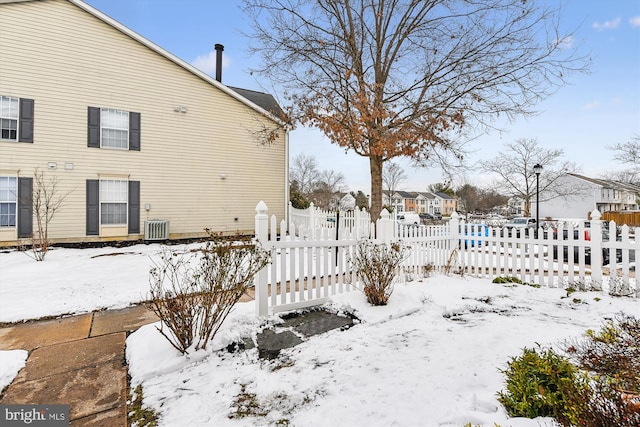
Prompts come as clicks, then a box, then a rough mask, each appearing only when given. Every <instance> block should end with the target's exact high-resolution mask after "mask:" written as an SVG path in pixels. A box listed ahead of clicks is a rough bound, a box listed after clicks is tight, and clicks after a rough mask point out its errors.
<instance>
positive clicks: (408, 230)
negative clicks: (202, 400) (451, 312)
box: [255, 202, 640, 316]
mask: <svg viewBox="0 0 640 427" xmlns="http://www.w3.org/2000/svg"><path fill="white" fill-rule="evenodd" d="M256 212H257V215H256V239H257V241H258V242H259V244H260V245H261V246H262V247H263V248H264V249H266V250H268V251H270V253H271V263H270V264H269V265H268V266H267V267H265V268H264V269H263V270H262V271H261V272H260V273H258V275H257V276H256V279H255V291H256V312H257V314H258V315H260V316H263V315H267V314H269V313H275V312H281V311H288V310H293V309H299V308H304V307H309V306H313V305H318V304H322V303H324V302H326V301H327V300H328V299H329V298H330V297H331V296H332V295H335V294H337V293H342V292H350V291H354V290H358V289H360V283H359V280H358V277H357V274H356V271H355V270H354V269H353V268H352V262H351V260H352V259H353V258H354V257H355V254H356V251H357V247H358V242H359V241H361V240H363V239H369V240H371V241H372V242H373V243H377V244H382V243H386V244H388V243H390V242H392V241H400V242H402V244H403V245H404V246H406V247H407V248H408V249H409V256H408V258H407V260H406V261H405V262H404V265H403V271H402V272H401V273H402V275H403V277H402V278H403V279H404V278H407V279H415V278H418V277H424V276H425V275H428V274H430V273H431V272H432V271H438V272H443V273H448V274H460V275H468V276H473V277H480V278H487V279H493V278H495V277H498V276H513V277H517V278H518V279H520V280H522V281H523V282H528V283H532V284H539V285H541V286H548V287H561V288H568V287H573V288H576V289H580V290H587V289H589V290H602V289H603V284H605V283H606V284H607V286H608V289H609V292H612V293H616V294H620V295H628V296H635V297H640V286H638V279H637V278H636V272H635V265H636V260H635V257H636V256H637V255H640V228H636V229H630V228H629V227H627V226H623V227H621V232H620V233H619V235H618V236H617V234H618V233H616V232H615V230H616V225H615V223H610V224H609V226H608V227H609V230H611V233H610V238H609V239H605V238H603V233H602V226H603V222H602V221H600V220H599V218H600V213H599V212H597V211H594V212H593V213H592V215H591V216H592V220H591V221H590V228H588V229H585V225H584V223H581V224H580V225H579V226H578V228H577V229H574V228H570V229H567V230H563V229H562V228H559V229H557V230H555V231H554V230H552V229H549V230H544V229H542V228H540V229H538V230H534V229H529V230H521V231H519V232H518V231H515V230H513V231H511V232H509V231H508V230H506V229H503V228H499V227H497V228H493V227H488V226H486V225H478V224H466V223H465V222H464V221H460V220H459V218H458V216H457V214H454V215H453V216H452V219H451V220H450V221H449V222H448V223H445V224H443V225H432V226H419V227H415V226H401V225H399V224H398V223H396V222H395V221H394V220H393V218H392V215H390V214H389V213H388V212H387V211H386V210H384V211H383V213H382V214H381V218H380V219H379V220H378V221H377V223H376V227H375V228H373V227H372V226H371V224H370V223H369V219H368V215H366V218H367V223H364V222H363V220H362V218H363V217H364V216H365V215H363V211H360V213H359V214H355V213H352V214H351V215H350V214H348V213H345V214H344V216H343V214H342V213H341V214H340V218H338V215H335V214H332V213H330V212H327V213H326V216H324V215H325V213H322V215H318V214H317V210H314V212H312V211H309V212H308V213H309V216H308V217H306V218H305V217H304V216H303V214H301V213H299V212H297V213H296V214H298V215H299V216H298V218H297V219H293V218H292V220H291V221H290V223H289V224H287V222H285V221H281V222H280V223H278V221H277V219H276V217H275V216H271V217H269V216H268V210H267V206H266V204H265V203H264V202H260V203H259V204H258V205H257V206H256ZM354 212H357V211H354ZM364 213H365V214H366V212H364ZM332 215H335V216H334V218H335V221H331V220H327V218H331V217H332ZM309 218H313V220H310V219H309ZM343 221H344V222H343ZM365 230H366V231H365ZM376 230H377V235H375V237H374V234H375V233H374V231H376ZM565 231H566V232H565ZM604 235H605V237H606V233H604ZM605 262H606V264H605ZM603 264H604V265H603Z"/></svg>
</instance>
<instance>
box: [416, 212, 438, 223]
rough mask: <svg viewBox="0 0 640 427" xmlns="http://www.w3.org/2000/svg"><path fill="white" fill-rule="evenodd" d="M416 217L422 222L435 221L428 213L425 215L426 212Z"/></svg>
mask: <svg viewBox="0 0 640 427" xmlns="http://www.w3.org/2000/svg"><path fill="white" fill-rule="evenodd" d="M418 216H419V217H420V219H421V220H424V221H426V220H432V219H436V217H434V216H433V215H431V214H430V213H426V212H424V213H421V214H418Z"/></svg>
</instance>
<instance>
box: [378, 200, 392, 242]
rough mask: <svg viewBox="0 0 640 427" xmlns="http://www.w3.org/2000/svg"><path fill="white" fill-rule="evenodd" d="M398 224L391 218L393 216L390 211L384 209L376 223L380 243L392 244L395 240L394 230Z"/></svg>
mask: <svg viewBox="0 0 640 427" xmlns="http://www.w3.org/2000/svg"><path fill="white" fill-rule="evenodd" d="M395 225H396V222H395V221H394V220H393V219H392V218H391V214H390V213H389V211H388V210H387V209H386V208H384V209H382V212H380V218H379V219H378V221H377V223H376V229H377V230H376V231H377V234H378V235H377V236H376V237H377V240H378V241H379V242H380V243H387V244H389V243H391V240H393V237H394V232H393V228H394V227H395Z"/></svg>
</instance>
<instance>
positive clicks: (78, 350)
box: [0, 305, 157, 427]
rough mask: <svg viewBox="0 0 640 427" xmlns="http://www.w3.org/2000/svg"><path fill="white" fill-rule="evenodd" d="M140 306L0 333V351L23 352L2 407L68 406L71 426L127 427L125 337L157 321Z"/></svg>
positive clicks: (8, 328) (33, 324)
mask: <svg viewBox="0 0 640 427" xmlns="http://www.w3.org/2000/svg"><path fill="white" fill-rule="evenodd" d="M156 320H157V318H156V316H155V314H153V312H151V310H149V309H148V308H147V307H146V306H143V305H140V306H135V307H131V308H126V309H122V310H105V311H99V312H95V313H89V314H82V315H78V316H70V317H63V318H60V319H53V320H44V321H37V322H28V323H21V324H16V325H13V326H10V327H7V328H1V329H0V350H15V349H21V350H27V351H28V352H29V357H28V358H27V363H26V366H25V368H24V369H22V370H21V371H20V373H19V374H18V376H17V377H16V378H15V379H14V381H13V382H12V383H11V385H9V387H8V388H7V389H6V390H5V392H4V393H3V395H2V398H0V403H3V404H68V405H70V408H69V409H70V411H69V415H70V418H71V426H73V427H80V426H92V427H94V426H95V427H97V426H100V427H102V426H104V427H118V426H123V427H124V426H126V425H127V366H126V359H125V350H124V349H125V340H126V337H127V333H128V332H130V331H134V330H136V329H138V328H139V327H140V326H142V325H145V324H148V323H152V322H155V321H156Z"/></svg>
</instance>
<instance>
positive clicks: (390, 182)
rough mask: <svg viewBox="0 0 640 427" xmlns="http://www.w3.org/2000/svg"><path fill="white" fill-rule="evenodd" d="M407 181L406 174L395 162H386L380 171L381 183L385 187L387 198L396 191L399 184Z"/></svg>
mask: <svg viewBox="0 0 640 427" xmlns="http://www.w3.org/2000/svg"><path fill="white" fill-rule="evenodd" d="M406 179H407V174H405V173H404V170H403V169H402V168H401V167H400V165H398V164H397V163H395V162H388V163H387V164H386V166H385V167H384V168H383V169H382V182H383V183H384V186H385V187H387V191H388V192H389V197H391V196H392V195H393V193H395V192H396V191H397V190H398V187H399V186H400V184H401V183H402V182H403V181H405V180H406Z"/></svg>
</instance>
